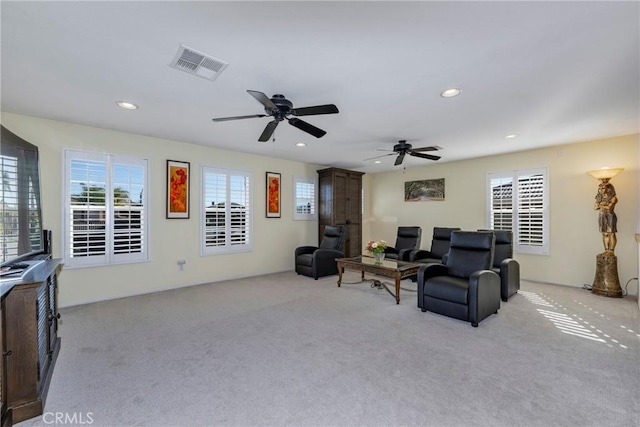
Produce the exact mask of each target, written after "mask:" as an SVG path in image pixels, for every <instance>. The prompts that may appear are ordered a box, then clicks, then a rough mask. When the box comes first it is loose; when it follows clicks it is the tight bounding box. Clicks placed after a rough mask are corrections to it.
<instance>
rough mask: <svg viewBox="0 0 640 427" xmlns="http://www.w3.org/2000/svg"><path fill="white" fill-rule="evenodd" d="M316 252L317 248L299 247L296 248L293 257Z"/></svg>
mask: <svg viewBox="0 0 640 427" xmlns="http://www.w3.org/2000/svg"><path fill="white" fill-rule="evenodd" d="M317 250H318V247H317V246H299V247H297V248H296V251H295V256H298V255H304V254H312V253H314V252H315V251H317Z"/></svg>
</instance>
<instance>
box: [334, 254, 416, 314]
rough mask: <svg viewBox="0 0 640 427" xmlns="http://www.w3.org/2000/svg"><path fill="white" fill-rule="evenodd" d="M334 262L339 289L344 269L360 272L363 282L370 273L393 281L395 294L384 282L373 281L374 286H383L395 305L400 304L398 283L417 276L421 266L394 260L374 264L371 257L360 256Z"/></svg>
mask: <svg viewBox="0 0 640 427" xmlns="http://www.w3.org/2000/svg"><path fill="white" fill-rule="evenodd" d="M336 262H337V263H338V287H340V285H341V284H342V273H344V269H345V268H348V269H350V270H358V271H361V272H362V276H361V279H362V281H363V282H364V281H365V278H364V274H365V273H371V274H375V275H377V276H384V277H391V278H393V279H395V285H396V293H395V294H394V293H392V292H391V291H390V290H389V288H387V286H386V285H385V284H384V282H380V281H377V280H374V285H379V286H384V288H385V289H386V290H387V291H388V292H389V293H390V294H391V295H392V296H394V297H395V298H396V304H400V281H401V280H402V279H405V278H407V277H410V276H413V275H415V274H417V273H418V269H419V268H420V266H421V265H422V264H414V263H411V262H405V261H396V260H384V261H382V262H381V263H376V261H375V259H374V258H373V257H368V256H362V255H361V256H357V257H354V258H338V259H336ZM376 282H377V283H376Z"/></svg>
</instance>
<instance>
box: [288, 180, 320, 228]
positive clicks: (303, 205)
mask: <svg viewBox="0 0 640 427" xmlns="http://www.w3.org/2000/svg"><path fill="white" fill-rule="evenodd" d="M293 183H294V203H295V206H294V211H293V219H294V220H314V219H316V218H317V215H316V184H315V181H314V180H313V179H309V178H294V179H293Z"/></svg>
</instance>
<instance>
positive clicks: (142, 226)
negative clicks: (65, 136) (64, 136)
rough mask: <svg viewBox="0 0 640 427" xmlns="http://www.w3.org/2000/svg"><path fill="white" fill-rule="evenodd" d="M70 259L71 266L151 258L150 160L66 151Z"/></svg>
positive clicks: (67, 245) (67, 225) (67, 252)
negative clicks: (148, 250)
mask: <svg viewBox="0 0 640 427" xmlns="http://www.w3.org/2000/svg"><path fill="white" fill-rule="evenodd" d="M65 165H66V179H65V186H66V189H65V233H64V238H65V258H66V262H67V264H69V265H70V266H83V265H100V264H110V263H119V262H131V261H141V260H146V259H147V250H146V239H147V212H146V192H145V188H146V181H147V160H146V159H138V158H130V157H125V156H116V155H111V154H103V153H91V152H81V151H74V150H67V151H66V152H65Z"/></svg>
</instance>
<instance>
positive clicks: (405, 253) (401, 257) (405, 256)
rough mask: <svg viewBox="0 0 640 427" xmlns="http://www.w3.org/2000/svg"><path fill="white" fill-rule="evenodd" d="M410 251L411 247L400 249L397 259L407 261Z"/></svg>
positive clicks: (411, 251)
mask: <svg viewBox="0 0 640 427" xmlns="http://www.w3.org/2000/svg"><path fill="white" fill-rule="evenodd" d="M412 253H413V249H400V252H399V253H398V260H400V261H409V259H410V258H411V254H412Z"/></svg>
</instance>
